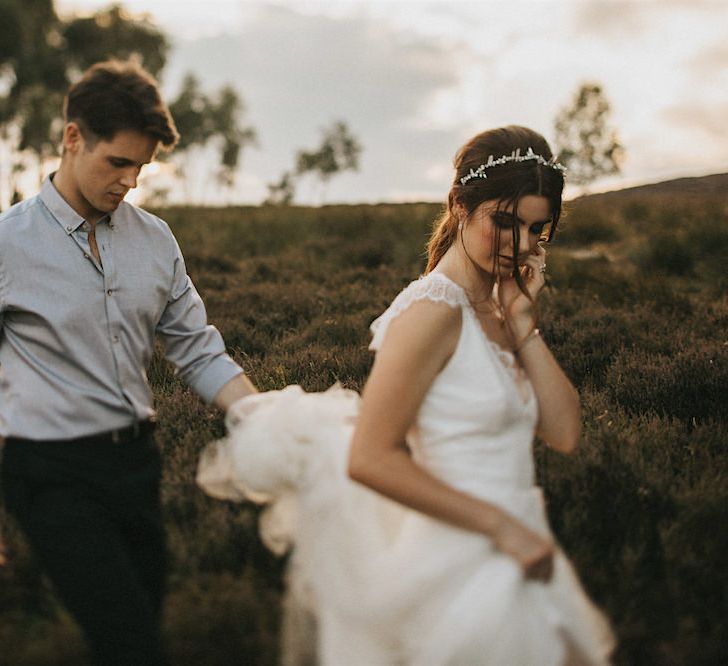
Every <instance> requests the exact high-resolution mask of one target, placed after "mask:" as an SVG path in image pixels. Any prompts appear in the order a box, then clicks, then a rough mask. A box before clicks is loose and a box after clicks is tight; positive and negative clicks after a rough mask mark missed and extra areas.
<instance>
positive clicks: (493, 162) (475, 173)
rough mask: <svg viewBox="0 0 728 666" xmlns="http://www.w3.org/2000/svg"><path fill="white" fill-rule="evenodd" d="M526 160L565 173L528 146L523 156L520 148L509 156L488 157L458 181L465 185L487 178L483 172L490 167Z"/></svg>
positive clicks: (557, 165) (553, 159)
mask: <svg viewBox="0 0 728 666" xmlns="http://www.w3.org/2000/svg"><path fill="white" fill-rule="evenodd" d="M528 160H536V162H537V163H538V164H543V165H544V166H547V167H551V168H552V169H556V171H561V173H564V172H565V171H566V167H565V166H564V165H563V164H559V163H558V162H557V161H556V158H555V157H552V158H551V159H549V160H547V159H546V158H545V157H544V156H543V155H539V154H538V153H534V152H533V148H531V147H530V146H529V147H528V150H527V151H526V154H525V155H521V149H520V148H517V149H516V150H514V151H513V152H512V153H511V154H510V155H503V156H501V157H498V158H495V157H493V156H492V155H489V156H488V159H487V161H486V162H484V163H483V164H481V165H480V166H479V167H478V168H477V169H472V168H471V169H470V173H468V174H466V175H465V176H463V177H462V178H461V179H460V184H461V185H465V183H467V182H468V181H469V180H471V179H473V178H487V177H488V176H487V174H486V173H485V170H486V169H489V168H490V167H494V166H500V165H501V164H506V163H507V162H527V161H528Z"/></svg>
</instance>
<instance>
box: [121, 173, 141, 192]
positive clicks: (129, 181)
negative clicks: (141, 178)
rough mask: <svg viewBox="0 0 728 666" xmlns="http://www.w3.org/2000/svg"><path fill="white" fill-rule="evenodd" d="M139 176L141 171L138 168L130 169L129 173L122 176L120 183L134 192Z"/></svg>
mask: <svg viewBox="0 0 728 666" xmlns="http://www.w3.org/2000/svg"><path fill="white" fill-rule="evenodd" d="M138 175H139V170H138V169H137V168H134V169H129V170H127V171H124V173H123V174H122V176H121V181H120V182H121V184H122V185H123V186H124V187H126V188H127V189H128V190H132V189H134V188H135V187H136V186H137V176H138Z"/></svg>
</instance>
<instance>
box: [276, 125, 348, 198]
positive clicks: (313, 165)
mask: <svg viewBox="0 0 728 666" xmlns="http://www.w3.org/2000/svg"><path fill="white" fill-rule="evenodd" d="M361 151H362V146H361V144H360V143H359V140H358V139H357V138H356V137H355V136H354V135H353V134H351V132H350V131H349V127H348V126H347V124H346V123H345V122H344V121H343V120H337V121H335V122H334V123H332V124H331V126H330V127H328V128H325V129H324V130H323V136H322V139H321V144H320V145H319V147H318V148H317V149H316V150H312V151H306V150H299V151H298V152H297V153H296V168H295V169H294V171H293V172H290V171H286V172H285V173H284V174H283V175H282V176H281V179H280V181H279V182H278V183H272V184H269V185H268V192H269V196H268V199H266V201H265V203H267V204H274V205H288V204H290V203H291V201H292V200H293V197H294V195H295V186H296V179H297V178H300V177H301V176H303V175H305V174H309V173H310V174H315V175H316V176H317V177H318V178H319V180H320V181H321V185H322V190H323V187H325V186H326V184H327V183H328V181H329V179H330V178H331V177H332V176H334V175H336V174H337V173H340V172H342V171H347V170H353V171H358V169H359V156H360V155H361ZM322 198H323V194H322Z"/></svg>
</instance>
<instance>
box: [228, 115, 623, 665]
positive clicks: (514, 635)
mask: <svg viewBox="0 0 728 666" xmlns="http://www.w3.org/2000/svg"><path fill="white" fill-rule="evenodd" d="M563 171H564V169H563V167H562V166H561V165H559V164H558V163H556V161H555V160H554V159H553V156H552V153H551V151H550V149H549V146H548V144H547V143H546V141H545V140H544V139H543V137H542V136H541V135H539V134H537V133H535V132H533V131H531V130H529V129H527V128H524V127H516V126H510V127H505V128H500V129H495V130H490V131H487V132H484V133H482V134H479V135H477V136H475V137H474V138H473V139H471V140H470V141H469V142H468V143H467V144H466V145H465V146H464V147H463V148H462V149H461V150H460V151H459V152H458V154H457V155H456V158H455V178H454V182H453V185H452V188H451V190H450V194H449V198H448V206H447V210H446V211H445V213H444V214H443V216H442V217H441V219H440V220H439V222H438V223H437V225H436V228H435V230H434V233H433V235H432V238H431V240H430V243H429V246H428V251H429V252H428V253H429V261H428V264H427V269H426V272H425V275H424V276H423V277H421V278H420V279H418V280H416V281H414V282H412V283H411V284H410V285H409V286H408V287H406V288H405V289H404V290H403V291H402V292H401V293H400V294H399V295H398V296H397V297H396V298H395V300H394V301H393V303H392V304H391V306H390V307H389V308H388V309H387V310H386V311H385V312H384V314H383V315H382V316H381V317H379V319H377V320H376V321H375V322H374V323H373V324H372V330H373V333H374V337H373V341H372V344H371V348H372V349H374V350H376V358H375V362H374V365H373V368H372V371H371V374H370V376H369V379H368V381H367V383H366V386H365V388H364V391H363V394H362V398H361V404H360V405H359V408H358V414H357V415H356V425H355V427H354V429H353V436H352V437H351V446H350V451H349V455H348V474H349V475H350V477H351V478H353V479H354V480H355V481H357V482H359V484H363V486H366V487H368V488H369V489H371V490H374V491H376V493H377V494H376V495H375V494H373V493H368V494H367V493H366V492H363V491H362V490H360V489H358V488H357V485H356V484H348V485H347V484H345V483H341V484H339V485H338V486H336V484H333V483H328V482H324V481H322V479H331V478H334V477H335V476H336V474H337V471H336V468H335V466H332V467H329V468H328V469H327V468H325V467H322V462H321V461H322V460H325V459H326V458H327V456H326V455H324V454H322V452H321V451H318V452H317V454H315V455H314V456H309V457H312V458H314V459H315V460H317V463H316V465H315V466H313V467H311V466H308V467H307V468H306V470H307V471H306V472H305V473H301V472H300V470H301V469H303V466H302V465H301V464H300V463H293V462H291V461H292V456H291V455H290V451H293V450H294V449H295V447H292V448H291V449H290V450H289V454H288V455H286V456H285V458H284V459H285V460H286V461H287V462H286V465H285V466H287V467H296V468H297V469H299V472H298V478H299V479H301V478H303V477H304V476H305V477H307V479H306V481H302V482H298V481H297V482H296V483H294V484H293V485H294V486H295V487H296V488H297V491H296V492H297V500H298V502H299V507H298V522H297V523H295V524H294V528H295V531H296V534H295V536H294V541H295V542H296V551H297V552H296V556H295V559H294V568H293V571H294V572H296V571H298V572H299V573H298V579H299V580H300V579H304V580H305V581H306V584H307V585H308V587H309V588H310V590H312V591H313V596H314V600H315V604H314V605H315V612H316V613H317V615H318V618H319V622H320V641H319V647H320V659H321V661H323V663H326V664H347V665H349V664H362V665H364V664H366V665H379V664H381V665H382V666H385V665H389V664H392V665H394V664H410V665H412V666H420V665H428V664H431V665H433V666H435V665H444V664H459V665H471V664H493V665H499V666H500V665H504V664H507V665H509V666H510V665H513V666H520V665H530V664H534V665H535V664H538V665H547V664H553V665H554V666H555V665H557V664H559V665H560V664H604V663H608V661H609V654H610V652H611V650H612V648H613V639H612V636H611V632H610V630H609V627H608V625H607V623H606V622H605V620H604V619H603V618H602V617H601V615H600V614H599V612H598V611H597V610H596V609H595V608H594V607H593V606H592V605H591V603H590V602H589V600H588V599H587V597H586V596H585V594H584V592H583V591H582V589H581V587H580V585H579V583H578V580H577V579H576V576H575V575H574V573H573V572H572V570H571V567H570V565H569V563H568V561H567V560H566V558H565V557H564V555H563V554H562V553H561V551H560V550H559V549H558V547H557V546H556V545H555V544H554V540H553V537H552V535H551V533H550V530H549V528H548V524H547V520H546V514H545V511H544V507H543V500H542V496H541V493H540V490H539V489H538V488H537V487H536V486H535V484H534V466H533V460H532V452H531V446H532V442H533V438H534V435H538V436H539V437H540V438H541V439H543V440H544V441H545V442H546V443H547V444H548V445H549V446H551V447H552V448H554V449H556V450H558V451H562V452H565V453H568V452H570V451H572V450H573V449H574V448H575V446H576V445H577V442H578V439H579V432H580V407H579V399H578V396H577V394H576V391H575V389H574V387H573V386H572V385H571V383H570V382H569V380H568V379H567V377H566V376H565V375H564V373H563V371H562V370H561V368H560V367H559V365H558V363H557V362H556V360H555V359H554V357H553V356H552V354H551V353H550V351H549V350H548V348H547V346H546V345H545V343H544V341H543V339H542V338H541V336H540V334H539V330H538V328H536V319H537V309H536V299H537V297H538V294H539V291H540V290H541V288H542V287H543V284H544V272H545V268H546V253H545V250H544V248H543V246H542V245H541V243H540V241H541V240H544V239H550V238H552V237H553V234H554V232H555V229H556V225H557V223H558V220H559V215H560V210H561V194H562V190H563V185H564V178H563ZM284 394H286V391H284V392H283V393H282V394H280V396H279V402H283V401H285V400H290V399H292V398H293V394H291V392H290V391H289V392H288V395H289V397H288V398H285V397H284ZM302 397H303V396H301V395H298V398H302ZM313 397H314V396H313V395H310V394H309V397H308V399H309V406H310V407H311V411H308V412H307V410H308V409H309V408H308V407H304V406H303V403H302V402H300V401H299V402H298V403H294V402H289V404H288V406H287V407H286V408H283V409H282V410H281V411H280V413H279V416H278V417H271V415H270V413H269V415H268V417H267V421H266V422H267V423H268V424H270V423H276V422H278V421H280V420H281V419H285V418H289V417H290V415H291V414H305V413H308V414H309V417H308V418H309V420H310V421H311V422H315V423H317V424H318V425H317V427H319V426H322V424H323V422H324V419H325V418H327V417H328V418H330V417H331V415H332V414H334V415H341V417H342V422H343V421H345V419H346V416H351V415H352V409H351V401H350V400H349V401H348V402H347V400H348V398H346V397H345V396H340V397H339V398H337V397H336V394H335V393H334V394H332V395H329V392H327V393H325V394H318V402H317V407H316V409H321V411H320V412H319V415H318V416H314V414H313V409H314V408H313V402H312V400H313ZM337 399H340V400H341V401H342V402H341V404H340V405H336V404H335V401H336V400H337ZM246 400H248V403H247V405H248V407H247V408H246V409H244V410H243V411H241V412H240V413H239V414H238V416H239V417H242V422H244V421H246V420H247V422H248V426H251V427H253V428H254V427H255V426H254V422H255V418H253V419H252V420H251V418H250V417H251V415H252V416H255V413H256V411H257V412H261V411H265V409H266V407H265V406H263V405H262V402H261V401H264V400H269V402H268V407H267V408H268V409H270V405H271V403H270V399H268V398H262V397H261V396H258V397H254V398H252V401H253V402H254V401H256V400H257V401H259V402H258V406H255V405H254V404H253V402H251V399H246ZM323 403H328V404H327V407H326V408H323V407H322V404H323ZM304 420H305V419H304ZM231 425H233V430H234V428H235V424H231ZM305 428H306V426H305V424H303V423H301V422H297V423H296V424H295V425H293V426H292V430H294V431H300V430H301V429H305ZM258 436H262V432H261V433H260V435H258ZM336 436H337V434H334V435H332V437H331V440H332V441H333V440H334V439H336ZM255 437H256V434H255V432H254V430H253V431H250V430H249V431H248V433H247V434H246V435H243V436H242V440H246V441H250V440H251V439H255ZM316 437H317V433H316V432H309V433H307V435H306V436H304V437H302V438H301V439H300V441H304V440H305V441H309V440H311V439H313V440H316ZM338 437H340V438H341V437H343V430H342V429H339V431H338ZM274 439H276V438H275V437H274ZM324 439H326V438H325V437H324ZM324 448H325V447H324ZM334 448H335V445H334ZM341 448H342V447H341V446H339V449H341ZM295 450H296V451H299V450H300V449H295ZM328 457H329V458H330V459H335V458H336V454H332V455H330V456H328ZM340 457H341V456H340ZM344 457H345V454H344ZM278 462H280V459H279V460H278ZM225 464H226V463H225V461H222V466H223V467H224V466H225ZM270 467H271V469H273V468H274V467H275V464H273V463H271V466H270ZM242 468H247V471H246V473H247V475H248V476H247V479H248V481H247V482H248V483H249V484H251V483H252V484H253V486H254V487H255V488H256V489H258V490H260V489H266V490H270V489H271V485H270V484H268V485H267V486H266V482H262V481H261V478H258V479H256V478H255V475H256V473H258V472H259V471H260V470H258V471H257V472H256V471H255V466H253V467H252V468H251V467H250V463H249V461H248V460H246V461H244V462H240V463H239V464H238V465H237V469H242ZM340 472H341V476H343V469H342V470H340ZM263 476H265V474H263ZM289 480H290V477H289ZM261 483H262V485H260V484H261ZM322 486H323V487H325V488H327V489H332V488H334V487H335V486H336V489H335V490H330V491H326V492H325V493H324V492H322V490H321V488H322ZM289 487H290V485H289ZM284 494H285V493H284ZM279 495H280V493H279ZM382 496H383V497H384V498H387V500H393V501H394V503H391V502H389V501H387V500H385V499H383V498H382ZM283 504H284V505H285V502H284V503H283ZM279 506H281V503H279ZM327 506H328V510H327V509H326V507H327ZM280 513H281V511H279V514H280ZM271 523H272V524H275V520H273V521H271ZM273 531H275V530H273ZM279 531H280V530H279ZM295 580H296V575H294V581H295Z"/></svg>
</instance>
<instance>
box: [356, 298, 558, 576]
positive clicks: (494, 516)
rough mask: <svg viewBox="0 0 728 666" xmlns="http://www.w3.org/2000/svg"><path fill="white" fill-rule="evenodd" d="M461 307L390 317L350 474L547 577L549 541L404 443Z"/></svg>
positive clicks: (449, 346) (448, 348)
mask: <svg viewBox="0 0 728 666" xmlns="http://www.w3.org/2000/svg"><path fill="white" fill-rule="evenodd" d="M460 327H461V312H460V310H458V309H454V308H452V307H450V306H449V305H446V304H444V303H433V302H431V301H420V302H417V303H415V304H413V305H412V306H410V307H409V308H408V309H407V310H406V311H405V312H404V313H402V314H401V315H399V316H398V317H397V318H396V319H395V320H393V321H392V322H391V324H390V325H389V328H388V330H387V335H386V337H385V339H384V342H383V344H382V347H381V349H380V350H379V351H378V353H377V356H376V359H375V362H374V366H373V368H372V372H371V374H370V376H369V379H368V380H367V383H366V386H365V387H364V391H363V393H362V404H361V409H360V412H359V417H358V419H357V426H356V429H355V432H354V436H353V439H352V445H351V452H350V457H349V475H350V476H351V478H353V479H354V480H356V481H358V482H360V483H362V484H364V485H366V486H369V487H370V488H372V489H373V490H376V491H378V492H380V493H381V494H383V495H386V496H387V497H389V498H391V499H393V500H395V501H397V502H399V503H401V504H404V505H405V506H408V507H410V508H412V509H415V510H417V511H421V512H422V513H425V514H427V515H429V516H432V517H434V518H437V519H439V520H443V521H446V522H448V523H450V524H452V525H456V526H458V527H461V528H464V529H466V530H471V531H474V532H479V533H481V534H484V535H487V536H489V537H491V538H492V539H493V542H494V544H495V545H496V547H498V548H499V549H500V550H501V551H503V552H505V553H507V554H509V555H511V556H512V557H514V558H515V559H516V560H517V561H518V562H519V564H520V566H521V567H522V569H523V571H524V572H525V574H526V575H527V576H528V577H532V578H542V579H548V578H549V577H550V575H551V567H552V553H553V545H552V543H551V542H550V541H549V540H547V539H544V538H543V537H541V536H540V535H538V534H536V533H535V532H532V531H531V530H529V529H527V528H526V527H525V526H523V525H522V524H521V523H520V522H519V521H517V520H516V519H515V518H513V517H512V516H510V515H509V514H508V513H506V512H505V511H503V510H502V509H500V508H499V507H497V506H496V505H494V504H491V503H489V502H486V501H483V500H480V499H478V498H476V497H473V496H471V495H468V494H466V493H462V492H460V491H458V490H456V489H455V488H452V487H451V486H449V485H447V484H446V483H443V482H442V481H440V480H439V479H437V478H435V477H434V476H432V475H431V474H429V473H428V472H427V471H426V470H425V469H423V468H422V467H420V466H419V465H417V464H416V463H415V462H414V461H413V460H412V458H411V456H410V454H409V451H408V449H407V447H406V445H405V435H406V433H407V430H408V429H409V427H410V425H411V424H412V423H413V422H414V420H415V417H416V415H417V411H418V410H419V407H420V405H421V403H422V400H423V399H424V396H425V394H426V393H427V390H428V389H429V387H430V385H431V384H432V382H433V381H434V379H435V377H436V376H437V374H438V373H439V372H440V371H441V370H442V369H443V367H444V366H445V364H446V363H447V361H448V359H449V358H450V356H451V355H452V353H453V352H454V350H455V347H456V345H457V340H458V338H459V335H460Z"/></svg>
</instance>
